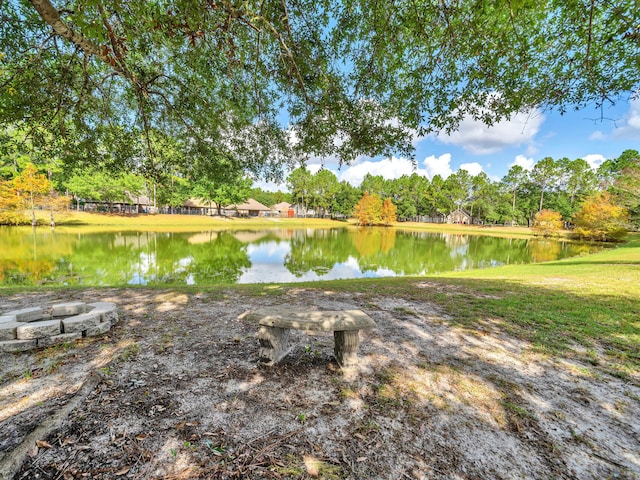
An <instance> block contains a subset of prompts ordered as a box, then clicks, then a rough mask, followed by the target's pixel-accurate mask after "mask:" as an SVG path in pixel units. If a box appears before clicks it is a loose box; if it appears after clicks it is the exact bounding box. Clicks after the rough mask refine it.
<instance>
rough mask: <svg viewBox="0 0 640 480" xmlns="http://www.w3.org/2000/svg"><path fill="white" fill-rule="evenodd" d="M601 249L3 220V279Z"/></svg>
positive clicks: (239, 275) (275, 271)
mask: <svg viewBox="0 0 640 480" xmlns="http://www.w3.org/2000/svg"><path fill="white" fill-rule="evenodd" d="M597 249H598V247H594V246H593V245H584V244H578V243H569V242H561V241H555V240H537V239H527V240H523V239H508V238H506V239H505V238H494V237H481V236H472V235H455V234H437V233H426V232H409V231H402V230H396V229H391V228H344V229H302V230H300V229H270V230H253V231H204V232H191V233H184V232H180V233H176V232H162V233H158V232H99V233H96V232H89V231H88V230H86V229H82V227H78V228H76V229H72V228H60V227H58V228H56V229H55V230H52V229H48V228H43V227H39V228H37V229H35V230H34V229H32V228H8V227H5V228H0V285H38V284H51V285H85V286H94V285H105V286H106V285H125V284H130V285H211V284H219V283H261V282H297V281H313V280H332V279H338V278H361V277H393V276H403V275H424V274H433V273H440V272H447V271H454V270H467V269H473V268H487V267H495V266H499V265H505V264H512V263H533V262H543V261H550V260H557V259H560V258H565V257H571V256H576V255H581V254H585V253H591V252H593V251H596V250H597Z"/></svg>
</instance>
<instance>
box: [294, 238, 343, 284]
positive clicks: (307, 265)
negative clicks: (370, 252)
mask: <svg viewBox="0 0 640 480" xmlns="http://www.w3.org/2000/svg"><path fill="white" fill-rule="evenodd" d="M290 245H291V250H290V252H289V253H288V254H287V255H286V257H285V259H284V266H285V268H286V269H287V270H289V271H290V272H291V273H292V274H293V275H295V276H296V277H301V276H303V275H304V274H305V273H307V272H309V271H312V272H314V273H315V274H317V275H319V276H322V275H325V274H326V273H328V272H329V271H331V269H332V268H333V267H334V265H335V264H336V263H341V262H345V261H347V259H348V258H349V257H350V256H353V255H354V254H355V251H354V249H353V245H352V244H351V242H350V241H349V236H348V233H347V231H346V230H343V229H326V230H325V229H322V230H313V231H311V232H310V231H308V230H299V231H296V232H295V233H294V235H293V237H292V238H291V241H290Z"/></svg>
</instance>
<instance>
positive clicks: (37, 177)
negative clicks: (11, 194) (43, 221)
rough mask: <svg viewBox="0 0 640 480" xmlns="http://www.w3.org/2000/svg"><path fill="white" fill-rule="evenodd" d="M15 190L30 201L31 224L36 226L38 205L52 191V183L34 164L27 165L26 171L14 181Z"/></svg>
mask: <svg viewBox="0 0 640 480" xmlns="http://www.w3.org/2000/svg"><path fill="white" fill-rule="evenodd" d="M13 186H14V187H15V189H16V190H17V191H18V192H19V193H20V194H21V195H22V196H24V198H25V199H26V200H27V201H28V203H29V207H30V208H31V224H32V225H35V224H36V204H37V203H38V201H39V200H40V199H41V198H42V197H43V196H44V195H46V194H47V193H48V192H49V191H51V186H52V185H51V182H50V181H49V179H48V178H47V177H46V176H45V175H43V174H42V173H38V169H37V168H36V167H35V165H34V164H33V163H27V165H26V166H25V167H24V170H22V172H21V173H20V175H18V176H17V177H16V178H14V179H13Z"/></svg>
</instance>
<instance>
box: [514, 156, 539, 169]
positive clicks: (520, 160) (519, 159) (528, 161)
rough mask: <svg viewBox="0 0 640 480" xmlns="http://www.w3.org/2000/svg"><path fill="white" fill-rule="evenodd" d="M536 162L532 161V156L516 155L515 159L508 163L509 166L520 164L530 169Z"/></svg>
mask: <svg viewBox="0 0 640 480" xmlns="http://www.w3.org/2000/svg"><path fill="white" fill-rule="evenodd" d="M535 163H536V162H534V161H533V158H527V157H525V156H524V155H518V156H516V159H515V160H514V161H513V162H512V163H510V164H509V168H511V167H513V166H514V165H520V166H521V167H522V168H524V169H525V170H528V171H531V170H532V169H533V166H534V165H535Z"/></svg>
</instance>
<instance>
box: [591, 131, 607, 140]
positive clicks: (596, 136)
mask: <svg viewBox="0 0 640 480" xmlns="http://www.w3.org/2000/svg"><path fill="white" fill-rule="evenodd" d="M606 139H607V136H606V135H605V134H604V133H602V132H601V131H600V130H596V131H595V132H593V133H592V134H591V135H589V140H606Z"/></svg>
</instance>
